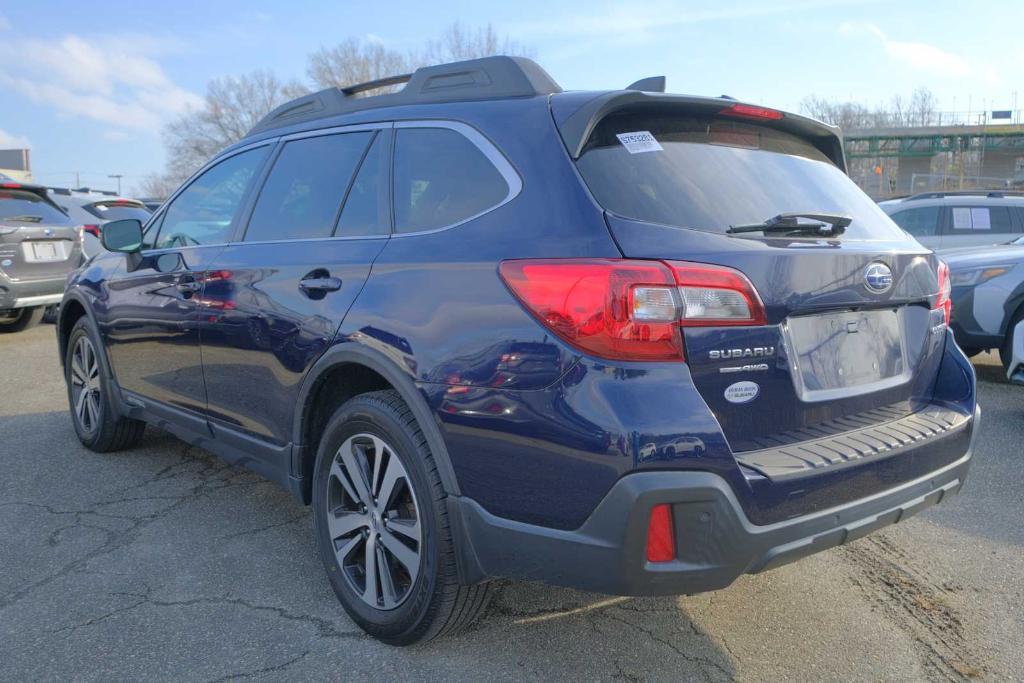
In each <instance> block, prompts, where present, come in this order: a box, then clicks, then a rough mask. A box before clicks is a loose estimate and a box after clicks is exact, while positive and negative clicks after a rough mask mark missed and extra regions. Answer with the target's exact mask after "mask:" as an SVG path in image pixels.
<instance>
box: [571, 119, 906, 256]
mask: <svg viewBox="0 0 1024 683" xmlns="http://www.w3.org/2000/svg"><path fill="white" fill-rule="evenodd" d="M648 136H649V137H650V138H653V139H652V140H649V141H648ZM627 145H628V147H627ZM577 163H578V166H579V169H580V172H581V173H582V175H583V178H584V180H586V182H587V185H588V186H589V187H590V189H591V191H592V192H593V193H594V196H595V197H596V198H597V200H598V201H599V202H600V203H601V204H602V205H603V206H604V207H605V208H606V209H609V210H611V211H613V212H615V213H617V214H620V215H622V216H626V217H629V218H634V219H638V220H641V221H648V222H652V223H661V224H665V225H675V226H680V227H685V228H693V229H696V230H705V231H709V232H725V231H726V230H728V228H729V226H732V225H743V224H748V223H760V222H762V221H765V220H767V219H769V218H771V217H773V216H777V215H778V214H780V213H788V212H798V211H822V212H826V213H839V214H843V215H848V216H851V217H852V218H853V223H852V224H851V225H850V227H849V228H847V230H846V234H845V235H844V236H843V237H844V239H897V240H902V239H905V236H904V235H903V233H902V232H899V231H897V230H896V228H895V226H893V225H892V223H891V222H890V220H889V218H888V217H887V216H886V215H885V212H884V211H882V210H881V209H880V208H879V207H878V205H877V204H875V202H873V201H871V199H870V198H869V197H868V196H867V195H866V194H864V193H863V192H862V191H861V190H860V188H858V187H857V186H856V185H855V184H854V182H853V181H852V180H850V179H849V178H848V177H847V176H846V174H845V173H843V172H842V171H841V170H839V168H837V167H836V166H835V165H834V164H833V163H832V162H831V161H829V159H828V158H827V157H826V156H825V155H824V154H823V153H822V152H821V151H820V150H819V149H818V148H816V147H815V146H814V145H812V144H811V143H810V142H808V141H806V140H803V139H801V138H798V137H796V136H794V135H791V134H789V133H785V132H782V131H778V130H774V129H770V128H765V127H763V126H758V125H754V124H751V123H746V122H741V121H735V120H725V119H718V118H714V117H703V116H686V115H681V114H643V115H640V114H619V115H612V116H609V117H606V118H605V119H603V120H602V121H601V122H600V123H599V124H598V126H597V128H596V129H595V131H594V133H593V134H592V135H591V137H590V139H589V140H588V142H587V145H586V147H585V148H584V152H583V154H582V155H581V157H580V159H579V161H578V162H577Z"/></svg>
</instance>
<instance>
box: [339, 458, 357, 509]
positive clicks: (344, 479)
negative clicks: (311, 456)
mask: <svg viewBox="0 0 1024 683" xmlns="http://www.w3.org/2000/svg"><path fill="white" fill-rule="evenodd" d="M331 476H332V477H334V478H335V479H337V480H338V483H340V484H341V486H342V488H344V489H345V493H347V494H348V495H349V498H351V499H352V500H354V501H355V502H357V503H362V502H363V499H362V498H360V497H359V494H358V493H356V490H355V489H354V488H352V482H350V481H349V480H348V476H347V475H346V474H345V471H344V470H343V469H342V468H341V463H339V462H338V461H337V460H335V461H334V463H333V464H332V465H331Z"/></svg>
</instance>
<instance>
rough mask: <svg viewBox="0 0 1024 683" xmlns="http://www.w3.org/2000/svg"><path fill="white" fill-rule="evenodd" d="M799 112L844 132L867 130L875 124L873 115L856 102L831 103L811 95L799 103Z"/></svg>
mask: <svg viewBox="0 0 1024 683" xmlns="http://www.w3.org/2000/svg"><path fill="white" fill-rule="evenodd" d="M800 111H801V112H803V113H804V114H807V115H808V116H811V117H813V118H816V119H818V120H819V121H824V122H825V123H830V124H832V125H833V126H839V127H840V128H841V129H843V130H844V131H846V130H855V129H857V128H868V127H870V126H872V125H874V124H875V115H874V114H873V113H872V112H871V111H869V110H868V108H867V107H865V106H864V105H862V104H858V103H856V102H831V101H829V100H826V99H824V98H822V97H817V96H815V95H811V96H809V97H805V98H804V99H803V100H802V101H801V102H800Z"/></svg>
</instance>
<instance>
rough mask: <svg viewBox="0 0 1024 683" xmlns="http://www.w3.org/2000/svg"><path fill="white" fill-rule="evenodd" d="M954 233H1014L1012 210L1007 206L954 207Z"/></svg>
mask: <svg viewBox="0 0 1024 683" xmlns="http://www.w3.org/2000/svg"><path fill="white" fill-rule="evenodd" d="M952 213H953V231H954V232H957V231H961V230H972V231H973V230H984V231H987V232H999V233H1010V232H1013V227H1012V223H1011V221H1010V209H1009V208H1008V207H1005V206H991V207H990V206H954V207H953V208H952Z"/></svg>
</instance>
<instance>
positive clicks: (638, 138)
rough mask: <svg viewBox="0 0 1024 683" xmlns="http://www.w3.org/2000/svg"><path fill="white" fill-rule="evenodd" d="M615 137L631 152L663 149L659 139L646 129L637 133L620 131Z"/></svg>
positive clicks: (638, 152) (637, 152)
mask: <svg viewBox="0 0 1024 683" xmlns="http://www.w3.org/2000/svg"><path fill="white" fill-rule="evenodd" d="M615 137H617V138H618V139H619V142H621V143H622V146H623V147H625V148H626V151H627V152H629V153H630V154H640V153H641V152H660V151H662V148H661V145H659V144H658V141H657V140H655V139H654V136H653V135H651V134H650V133H649V132H648V131H646V130H638V131H636V132H635V133H618V134H617V135H616V136H615Z"/></svg>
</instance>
